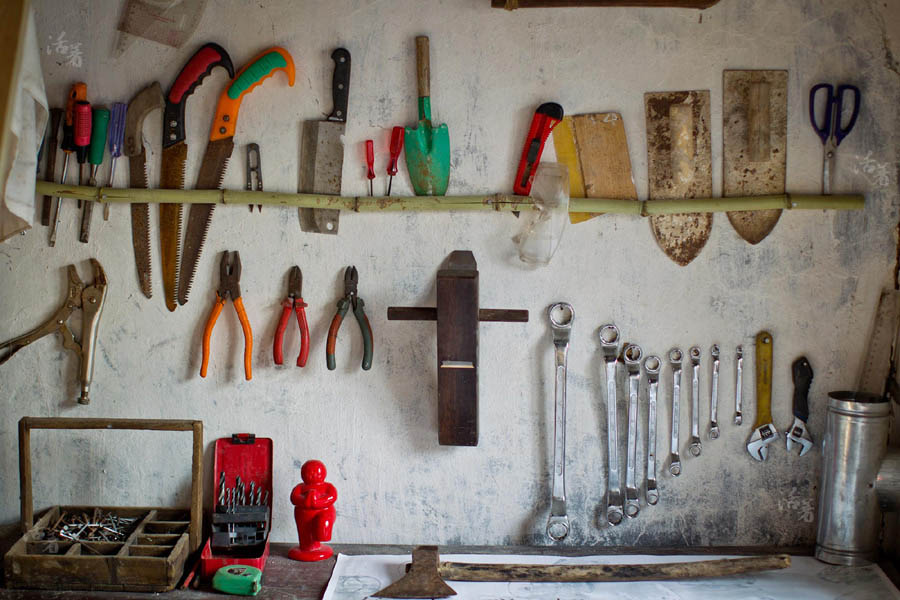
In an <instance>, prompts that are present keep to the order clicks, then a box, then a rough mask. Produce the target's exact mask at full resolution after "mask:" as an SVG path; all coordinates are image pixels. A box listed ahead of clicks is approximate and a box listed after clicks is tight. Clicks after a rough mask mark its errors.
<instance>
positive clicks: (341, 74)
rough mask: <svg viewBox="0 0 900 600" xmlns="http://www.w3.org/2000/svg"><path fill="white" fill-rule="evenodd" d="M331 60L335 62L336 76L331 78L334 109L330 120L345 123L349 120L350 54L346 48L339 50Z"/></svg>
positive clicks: (329, 116) (333, 54) (329, 117)
mask: <svg viewBox="0 0 900 600" xmlns="http://www.w3.org/2000/svg"><path fill="white" fill-rule="evenodd" d="M331 60H333V61H334V75H333V76H332V78H331V100H332V102H333V109H332V111H331V114H330V115H328V120H329V121H340V122H342V123H343V122H345V121H346V120H347V105H348V104H349V103H350V52H349V51H348V50H347V49H346V48H338V49H337V50H335V51H334V52H332V53H331Z"/></svg>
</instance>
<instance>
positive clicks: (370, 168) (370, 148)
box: [366, 140, 375, 196]
mask: <svg viewBox="0 0 900 600" xmlns="http://www.w3.org/2000/svg"><path fill="white" fill-rule="evenodd" d="M366 169H367V170H366V177H368V178H369V195H370V196H374V195H375V194H374V192H373V191H372V182H373V181H374V180H375V142H373V141H372V140H366Z"/></svg>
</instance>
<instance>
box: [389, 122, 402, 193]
mask: <svg viewBox="0 0 900 600" xmlns="http://www.w3.org/2000/svg"><path fill="white" fill-rule="evenodd" d="M401 150H403V128H402V127H394V130H393V131H391V160H390V161H388V166H387V174H388V175H390V176H391V177H390V179H388V191H387V195H388V196H390V195H391V184H392V183H394V175H396V174H397V159H399V158H400V151H401Z"/></svg>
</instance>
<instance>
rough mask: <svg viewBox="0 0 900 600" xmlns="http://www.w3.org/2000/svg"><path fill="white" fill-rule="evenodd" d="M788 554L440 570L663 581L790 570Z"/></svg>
mask: <svg viewBox="0 0 900 600" xmlns="http://www.w3.org/2000/svg"><path fill="white" fill-rule="evenodd" d="M790 566H791V557H790V556H789V555H787V554H777V555H774V556H750V557H747V558H726V559H719V560H700V561H691V562H676V563H657V564H643V565H510V564H477V563H455V562H441V563H440V564H439V566H438V572H439V573H440V575H441V577H442V578H443V579H446V580H449V581H530V582H549V581H555V582H566V583H571V582H592V581H661V580H666V579H698V578H715V577H727V576H730V575H742V574H744V573H754V572H757V571H768V570H772V569H786V568H788V567H790Z"/></svg>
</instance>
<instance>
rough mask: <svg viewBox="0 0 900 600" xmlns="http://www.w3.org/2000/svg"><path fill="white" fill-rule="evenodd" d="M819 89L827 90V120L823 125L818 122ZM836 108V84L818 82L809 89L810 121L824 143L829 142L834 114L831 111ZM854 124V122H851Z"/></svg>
mask: <svg viewBox="0 0 900 600" xmlns="http://www.w3.org/2000/svg"><path fill="white" fill-rule="evenodd" d="M819 90H825V122H824V123H823V124H822V127H819V125H818V124H817V123H816V93H817V92H818V91H819ZM833 108H834V86H833V85H831V84H830V83H817V84H816V85H814V86H813V87H812V89H811V90H809V122H810V123H812V128H813V129H814V130H815V132H816V133H817V134H818V135H819V138H820V139H821V140H822V143H823V144H827V143H828V138H829V137H831V125H832V121H833V119H832V114H831V111H832V109H833ZM838 114H840V110H838ZM853 120H854V121H855V120H856V114H855V113H854V115H853ZM850 126H851V127H852V126H853V123H851V124H850ZM847 133H849V130H848V131H847V132H845V133H844V135H846V134H847Z"/></svg>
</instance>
